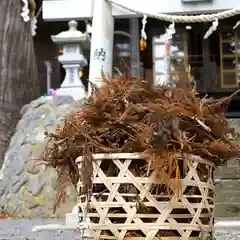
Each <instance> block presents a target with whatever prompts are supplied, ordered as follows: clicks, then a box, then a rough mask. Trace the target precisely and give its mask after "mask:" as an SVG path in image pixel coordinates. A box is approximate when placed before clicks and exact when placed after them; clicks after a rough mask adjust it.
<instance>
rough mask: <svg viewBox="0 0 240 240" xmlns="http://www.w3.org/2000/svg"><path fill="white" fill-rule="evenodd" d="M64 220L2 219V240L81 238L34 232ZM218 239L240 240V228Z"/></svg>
mask: <svg viewBox="0 0 240 240" xmlns="http://www.w3.org/2000/svg"><path fill="white" fill-rule="evenodd" d="M64 222H65V221H64V220H41V219H34V220H22V219H21V220H0V240H80V234H79V233H78V232H77V231H69V230H68V231H67V230H64V231H62V230H58V231H42V232H35V233H33V232H32V227H34V226H36V225H44V224H64ZM215 239H216V240H240V229H232V230H227V229H221V230H218V231H216V232H215Z"/></svg>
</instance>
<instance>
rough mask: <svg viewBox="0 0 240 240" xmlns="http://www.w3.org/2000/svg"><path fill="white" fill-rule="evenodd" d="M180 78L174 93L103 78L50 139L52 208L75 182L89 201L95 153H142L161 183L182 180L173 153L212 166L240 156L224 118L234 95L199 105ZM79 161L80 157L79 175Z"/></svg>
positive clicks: (137, 82) (127, 79) (46, 156)
mask: <svg viewBox="0 0 240 240" xmlns="http://www.w3.org/2000/svg"><path fill="white" fill-rule="evenodd" d="M179 77H180V79H179V81H178V82H177V83H176V87H167V86H157V87H156V86H152V85H151V84H149V83H148V82H146V81H144V80H142V79H132V78H130V77H123V76H119V77H114V78H112V79H110V80H109V79H105V78H104V84H103V86H102V87H101V88H100V89H99V90H96V91H94V93H93V94H92V96H91V97H89V99H88V100H87V101H86V103H85V105H84V106H83V107H82V108H80V109H78V110H77V111H75V112H73V113H72V114H71V115H69V116H68V117H67V118H66V120H65V123H64V124H63V125H62V126H58V128H57V129H56V132H55V133H54V134H49V135H48V137H49V140H50V141H49V144H48V145H47V148H46V150H45V152H44V154H43V159H44V161H45V162H46V163H47V164H48V165H51V166H53V167H55V168H57V170H58V174H59V184H60V185H59V186H60V188H59V189H60V190H59V192H58V194H57V202H56V203H59V202H61V201H63V200H64V197H65V194H64V188H65V184H66V182H68V181H71V182H72V183H73V184H74V185H75V186H76V184H77V181H78V180H79V178H80V179H81V181H82V182H83V183H84V187H83V189H82V194H88V196H90V195H91V189H92V173H93V169H92V161H93V158H92V154H93V153H110V152H111V153H119V152H129V153H132V152H144V153H146V154H147V155H148V156H149V165H148V166H146V167H148V168H149V169H151V168H155V169H156V168H157V169H159V178H160V179H161V181H163V182H165V183H166V182H168V180H169V179H170V178H176V180H178V179H179V178H180V166H179V162H178V160H177V158H176V157H175V155H176V153H178V154H179V153H180V154H184V153H190V154H194V155H198V156H201V157H203V158H205V159H208V160H211V161H213V162H214V163H215V164H216V165H219V164H222V163H224V162H225V161H226V160H228V159H229V158H231V157H237V156H239V155H240V153H239V151H238V149H237V147H236V146H235V145H233V143H232V142H231V141H230V139H231V138H233V137H237V136H235V133H234V129H231V128H230V127H229V125H228V122H227V120H226V118H225V116H224V112H225V110H226V108H227V105H228V104H229V102H230V100H231V98H232V96H233V95H232V96H230V97H227V98H223V99H219V100H212V99H207V98H203V99H200V98H198V97H197V93H196V92H195V90H194V89H192V87H191V84H189V81H188V80H186V79H188V78H187V76H186V74H185V76H184V75H182V76H181V75H179ZM237 93H238V92H236V93H235V94H237ZM78 156H84V161H83V165H82V171H81V172H80V173H79V172H78V170H77V167H76V165H75V159H76V158H77V157H78ZM176 186H178V187H179V185H178V184H177V185H176Z"/></svg>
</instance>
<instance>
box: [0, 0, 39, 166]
mask: <svg viewBox="0 0 240 240" xmlns="http://www.w3.org/2000/svg"><path fill="white" fill-rule="evenodd" d="M21 8H22V1H21V0H0V9H1V14H0V167H1V165H2V163H3V160H4V153H5V151H6V149H7V147H8V144H9V140H10V138H11V136H12V134H13V133H14V132H15V128H16V124H17V122H18V120H19V117H20V109H21V107H22V106H23V105H25V104H27V103H29V102H30V101H31V100H34V99H36V98H37V97H38V96H39V82H38V70H37V65H36V58H35V52H34V45H33V39H32V35H31V28H30V22H27V23H26V22H24V21H23V19H22V17H21V15H20V14H21Z"/></svg>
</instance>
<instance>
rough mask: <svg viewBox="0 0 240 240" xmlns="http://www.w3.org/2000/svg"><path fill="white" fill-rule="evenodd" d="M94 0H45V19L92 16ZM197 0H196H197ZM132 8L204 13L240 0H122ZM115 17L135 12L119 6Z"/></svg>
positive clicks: (59, 19)
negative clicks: (184, 0)
mask: <svg viewBox="0 0 240 240" xmlns="http://www.w3.org/2000/svg"><path fill="white" fill-rule="evenodd" d="M92 1H93V0H44V1H43V19H45V20H46V21H64V20H70V19H75V20H81V19H86V18H89V17H91V16H92ZM195 1H196V0H195ZM121 2H122V3H123V4H124V5H125V4H128V5H129V4H130V5H129V6H131V7H132V8H135V7H138V9H146V10H147V9H148V10H152V11H154V12H159V13H177V14H180V13H204V12H214V11H222V10H226V9H230V8H240V0H212V1H210V2H208V3H203V2H199V3H182V0H147V1H146V0H121ZM113 15H114V16H115V17H130V16H134V14H132V13H130V12H126V11H124V10H122V9H119V8H117V7H114V8H113Z"/></svg>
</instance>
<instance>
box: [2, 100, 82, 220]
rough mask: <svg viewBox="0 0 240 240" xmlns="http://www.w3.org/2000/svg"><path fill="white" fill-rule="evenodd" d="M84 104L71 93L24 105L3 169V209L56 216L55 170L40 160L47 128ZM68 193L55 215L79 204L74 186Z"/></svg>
mask: <svg viewBox="0 0 240 240" xmlns="http://www.w3.org/2000/svg"><path fill="white" fill-rule="evenodd" d="M82 104H83V101H79V102H75V101H74V100H73V99H72V98H71V97H55V98H52V97H41V98H39V99H37V100H35V101H33V102H31V103H30V104H28V105H26V106H24V107H23V109H22V110H21V115H22V118H21V120H20V121H19V123H18V125H17V127H16V133H15V134H14V136H13V137H12V139H11V142H10V146H9V149H8V151H7V153H6V156H5V159H4V164H3V166H2V169H1V171H0V210H1V211H6V212H8V213H10V214H13V215H17V216H24V217H53V214H52V209H53V201H54V198H55V193H56V187H57V182H56V171H55V169H50V168H47V169H45V167H44V165H43V164H42V162H41V161H40V155H41V153H42V152H43V149H44V147H45V144H46V139H45V135H44V132H45V131H48V132H52V131H53V130H54V129H55V127H56V125H57V124H58V123H59V122H60V121H61V120H62V119H63V117H64V116H66V114H68V113H69V112H70V111H71V110H72V109H74V108H76V107H79V106H81V105H82ZM67 195H68V196H67V198H68V199H67V202H66V204H63V205H61V208H60V209H58V210H57V213H56V215H55V217H60V216H63V215H64V214H65V213H66V212H71V211H72V208H73V206H74V205H75V204H76V192H75V190H74V188H73V187H72V186H69V187H68V189H67Z"/></svg>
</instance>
